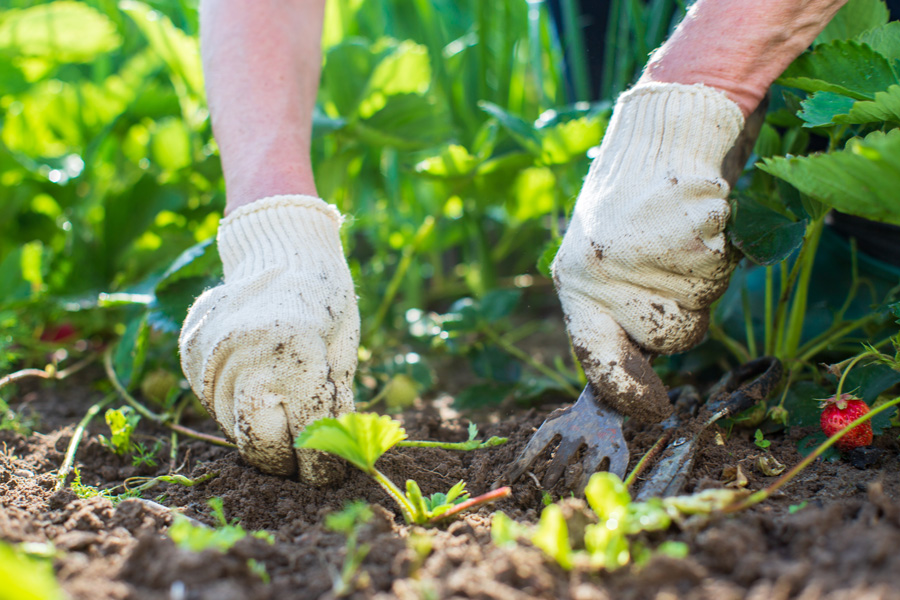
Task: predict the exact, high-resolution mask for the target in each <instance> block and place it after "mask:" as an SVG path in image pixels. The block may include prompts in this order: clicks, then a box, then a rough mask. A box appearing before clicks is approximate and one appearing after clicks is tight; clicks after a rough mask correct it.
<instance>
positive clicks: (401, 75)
mask: <svg viewBox="0 0 900 600" xmlns="http://www.w3.org/2000/svg"><path fill="white" fill-rule="evenodd" d="M344 81H346V75H345V76H344ZM430 84H431V64H430V62H429V58H428V49H427V48H425V46H422V45H421V44H417V43H415V42H413V41H412V40H405V41H403V42H401V43H399V44H397V46H396V47H395V48H394V50H393V52H390V53H388V54H386V55H383V58H382V60H381V61H379V62H378V64H377V65H376V66H375V68H374V70H373V71H372V75H371V77H370V78H369V81H368V83H367V85H366V90H365V92H364V96H363V100H362V102H361V103H360V104H359V109H358V112H359V116H360V117H362V118H368V117H371V116H372V115H373V114H375V113H376V112H377V111H379V110H381V109H382V108H384V106H385V105H386V104H387V102H388V101H389V99H390V97H391V96H397V95H407V94H409V95H421V94H424V93H425V91H426V90H427V89H428V86H429V85H430Z"/></svg>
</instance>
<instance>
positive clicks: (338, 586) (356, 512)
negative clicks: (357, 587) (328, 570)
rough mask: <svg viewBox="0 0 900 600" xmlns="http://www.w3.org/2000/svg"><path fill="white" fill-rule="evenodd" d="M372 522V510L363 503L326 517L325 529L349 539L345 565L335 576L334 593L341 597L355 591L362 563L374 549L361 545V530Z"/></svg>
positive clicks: (333, 581) (354, 503) (352, 503)
mask: <svg viewBox="0 0 900 600" xmlns="http://www.w3.org/2000/svg"><path fill="white" fill-rule="evenodd" d="M371 520H372V509H371V508H369V505H368V504H366V503H365V502H362V501H356V502H350V503H348V504H347V505H346V506H345V507H344V509H343V510H341V511H339V512H334V513H330V514H329V515H327V516H326V517H325V527H326V528H328V529H330V530H331V531H335V532H337V533H343V534H344V535H345V536H346V537H347V543H346V544H345V546H344V564H343V566H342V567H341V572H340V574H336V573H335V574H333V577H332V592H333V593H334V595H335V596H337V597H341V596H345V595H347V594H349V593H350V592H352V591H353V586H352V584H353V580H354V578H356V575H357V572H358V571H359V567H360V565H361V564H362V561H363V560H365V558H366V556H367V555H368V554H369V550H371V549H372V547H371V546H370V545H369V544H359V543H358V541H357V540H358V538H359V530H360V528H361V527H362V526H363V525H365V524H366V523H368V522H369V521H371Z"/></svg>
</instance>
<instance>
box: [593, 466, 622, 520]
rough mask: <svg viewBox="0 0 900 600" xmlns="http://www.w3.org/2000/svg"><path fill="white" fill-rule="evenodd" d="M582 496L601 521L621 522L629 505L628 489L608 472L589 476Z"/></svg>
mask: <svg viewBox="0 0 900 600" xmlns="http://www.w3.org/2000/svg"><path fill="white" fill-rule="evenodd" d="M584 496H585V498H587V501H588V504H590V505H591V508H593V509H594V512H595V513H597V516H598V517H599V518H600V520H601V521H607V520H609V519H615V520H616V521H622V520H623V519H624V518H625V513H626V512H627V511H628V505H629V504H630V503H631V495H630V494H629V493H628V487H626V486H625V484H624V483H623V482H622V480H621V479H619V477H618V476H616V475H615V474H613V473H609V472H608V471H602V472H600V473H594V474H593V475H591V478H590V479H589V480H588V484H587V487H585V488H584Z"/></svg>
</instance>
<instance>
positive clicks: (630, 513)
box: [491, 472, 747, 571]
mask: <svg viewBox="0 0 900 600" xmlns="http://www.w3.org/2000/svg"><path fill="white" fill-rule="evenodd" d="M584 493H585V497H586V498H587V501H588V504H589V505H590V507H591V508H592V509H593V512H594V516H595V518H596V520H595V522H591V523H588V524H584V525H581V526H577V525H576V524H575V520H571V521H569V522H567V521H566V518H565V516H564V512H563V509H562V507H561V506H560V505H559V504H550V505H548V506H546V507H545V508H544V510H543V511H542V512H541V518H540V521H539V522H538V524H537V527H530V526H526V525H521V524H518V523H515V522H514V521H512V520H511V519H510V518H509V517H507V516H506V515H504V514H503V513H495V514H494V517H493V521H492V523H491V537H492V538H493V540H494V543H496V544H498V545H508V544H511V543H513V542H514V541H515V540H517V539H522V538H525V539H528V540H530V541H531V543H533V544H534V545H535V546H537V547H538V548H540V549H541V550H543V551H544V553H545V554H547V556H549V557H550V558H552V559H553V560H555V561H556V562H557V563H558V564H559V565H560V566H561V567H562V568H564V569H567V570H568V569H573V568H576V567H579V568H589V569H606V570H610V571H612V570H615V569H617V568H619V567H622V566H624V565H626V564H628V563H629V562H632V561H634V562H639V563H642V562H645V561H646V560H647V559H648V558H649V556H650V555H651V554H652V552H654V551H655V552H663V553H666V554H670V555H675V556H683V555H684V554H685V553H686V550H687V547H686V546H684V545H683V544H680V543H668V544H665V545H660V546H659V547H657V548H656V549H655V550H651V549H649V548H647V547H646V546H644V545H642V544H638V543H636V542H634V541H633V540H632V539H631V536H634V535H636V534H638V533H641V532H649V531H664V530H666V529H668V528H669V526H670V525H671V524H672V523H673V522H674V523H678V524H681V525H682V526H686V525H688V524H696V522H697V521H698V520H702V519H704V518H705V517H706V516H708V515H710V514H712V513H715V512H718V511H721V510H723V509H725V508H726V507H728V506H730V505H731V504H732V503H734V502H735V501H737V500H739V499H740V498H744V497H746V496H747V492H746V491H742V490H733V489H716V490H705V491H703V492H699V493H697V494H693V495H690V496H673V497H670V498H664V499H658V498H654V499H651V500H648V501H646V502H633V501H632V500H631V495H630V494H629V493H628V488H627V487H626V486H625V484H624V483H623V482H622V481H621V480H620V479H619V478H618V477H617V476H615V475H613V474H612V473H608V472H601V473H595V474H594V475H592V476H591V479H590V480H589V481H588V485H587V487H586V488H585V492H584ZM572 527H577V530H576V531H575V532H574V534H575V535H576V536H577V537H578V539H576V540H572V539H571V537H570V536H571V533H570V528H572ZM575 548H583V549H575Z"/></svg>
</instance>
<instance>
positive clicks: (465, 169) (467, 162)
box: [415, 144, 481, 179]
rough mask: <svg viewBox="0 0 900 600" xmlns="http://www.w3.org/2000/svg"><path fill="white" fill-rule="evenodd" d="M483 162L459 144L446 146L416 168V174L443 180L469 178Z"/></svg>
mask: <svg viewBox="0 0 900 600" xmlns="http://www.w3.org/2000/svg"><path fill="white" fill-rule="evenodd" d="M480 163H481V161H480V160H479V159H478V158H476V157H475V156H472V155H471V154H469V151H468V150H467V149H466V148H465V147H464V146H460V145H459V144H448V145H447V146H444V147H443V148H442V149H441V151H440V154H437V155H435V156H431V157H429V158H426V159H424V160H422V161H420V162H419V163H417V164H416V166H415V171H416V173H421V174H423V175H430V176H431V177H438V178H441V179H452V178H455V177H468V176H469V175H471V174H472V172H473V171H474V170H475V169H476V168H478V165H479V164H480Z"/></svg>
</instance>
